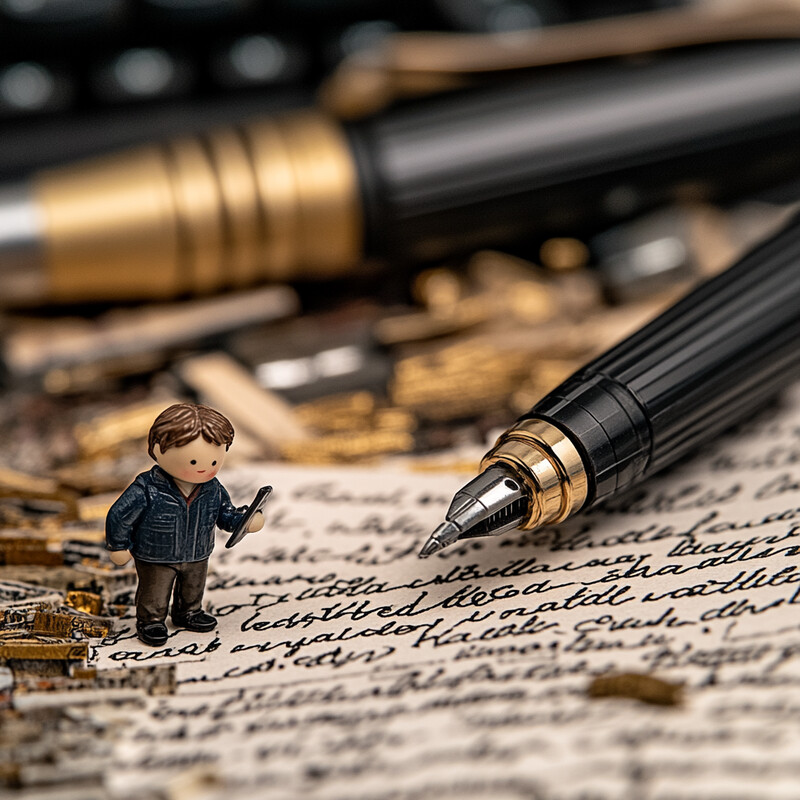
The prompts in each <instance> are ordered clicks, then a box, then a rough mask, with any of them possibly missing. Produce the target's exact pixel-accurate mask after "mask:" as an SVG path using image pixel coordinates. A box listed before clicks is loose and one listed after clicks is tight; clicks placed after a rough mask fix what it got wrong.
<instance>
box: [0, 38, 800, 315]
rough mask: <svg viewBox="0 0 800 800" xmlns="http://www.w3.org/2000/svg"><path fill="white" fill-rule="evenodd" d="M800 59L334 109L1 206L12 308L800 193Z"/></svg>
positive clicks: (789, 55) (738, 61)
mask: <svg viewBox="0 0 800 800" xmlns="http://www.w3.org/2000/svg"><path fill="white" fill-rule="evenodd" d="M798 74H800V43H798V42H761V43H749V44H743V45H739V46H736V47H733V46H726V47H719V48H710V49H704V50H700V51H697V50H694V51H689V52H681V53H671V54H668V55H661V56H659V57H657V58H653V59H650V60H648V61H646V62H645V63H641V62H637V63H626V62H619V61H617V62H603V63H595V64H591V65H584V66H582V67H576V66H574V65H572V66H570V67H569V68H565V69H564V70H561V71H558V72H554V71H547V72H544V73H537V74H536V75H533V76H531V77H528V78H526V79H525V80H519V81H513V82H509V83H507V84H503V85H502V86H498V85H496V86H492V87H490V88H484V89H472V90H469V91H462V92H459V93H457V94H454V95H448V96H440V97H432V98H427V99H426V100H424V101H420V102H415V103H409V104H407V105H403V106H400V107H398V108H395V109H392V110H390V111H388V112H385V113H381V114H379V115H377V116H374V117H371V118H367V119H362V120H357V121H355V122H342V121H340V120H337V119H334V118H332V117H331V116H329V115H327V114H325V113H323V112H321V111H319V110H311V109H309V110H306V111H303V112H297V113H295V114H286V115H284V116H279V115H275V116H265V117H262V118H261V119H258V120H255V121H253V122H252V123H250V124H243V125H240V126H231V127H229V128H223V129H220V130H217V131H212V132H210V133H208V134H206V135H203V136H198V137H196V138H185V139H180V140H177V141H171V142H165V143H161V144H153V145H151V146H147V147H142V148H139V149H137V150H130V151H126V152H123V153H120V154H117V155H112V156H107V157H103V158H101V159H96V160H94V161H91V162H85V163H81V164H75V165H70V166H67V167H62V168H58V169H52V170H46V171H43V172H40V173H37V174H35V175H34V176H32V177H31V179H30V180H29V181H26V182H24V183H22V184H18V185H14V186H7V187H4V188H2V189H0V304H12V303H16V304H26V303H33V304H39V303H41V302H47V301H50V302H83V301H95V300H99V301H120V300H142V299H147V298H154V299H155V298H168V297H177V296H181V295H185V294H192V293H194V294H203V293H208V292H214V291H217V290H220V289H230V288H235V287H243V286H249V285H252V284H254V283H257V282H259V281H265V280H278V281H285V280H289V279H295V278H301V279H302V278H331V277H335V276H338V275H346V274H349V273H351V272H352V271H353V270H355V269H356V268H357V267H358V266H359V265H361V264H363V263H367V262H372V263H374V262H389V263H409V264H416V263H421V262H432V261H436V260H439V259H443V258H448V257H451V256H453V255H457V254H459V253H469V252H472V251H474V250H475V249H477V248H481V247H494V248H501V249H503V248H508V247H509V246H511V245H513V244H515V243H519V242H521V241H525V240H527V241H526V244H528V245H530V244H531V243H534V244H535V243H537V242H540V241H541V238H542V237H547V236H553V235H555V236H559V235H567V236H573V235H583V234H589V233H592V232H593V231H597V230H601V229H603V228H606V227H608V226H609V225H610V224H613V223H615V222H617V221H619V220H621V219H623V218H626V217H630V216H633V215H634V214H637V213H641V212H643V211H645V210H647V209H649V208H653V207H655V206H658V205H662V204H665V203H668V202H670V201H671V200H674V199H676V198H686V197H691V198H694V199H701V200H702V199H705V200H719V199H724V198H727V197H735V196H741V195H742V194H746V193H749V192H753V191H756V190H758V189H761V188H764V187H768V186H771V185H775V184H777V183H780V182H783V181H785V180H786V179H789V178H791V177H792V176H796V175H798V174H800V148H798V147H797V139H798V135H800V81H798V79H797V76H798Z"/></svg>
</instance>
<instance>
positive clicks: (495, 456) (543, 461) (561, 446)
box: [481, 419, 589, 530]
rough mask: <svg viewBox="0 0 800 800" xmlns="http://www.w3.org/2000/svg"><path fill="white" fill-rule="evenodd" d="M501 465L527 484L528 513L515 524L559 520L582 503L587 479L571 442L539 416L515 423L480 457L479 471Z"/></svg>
mask: <svg viewBox="0 0 800 800" xmlns="http://www.w3.org/2000/svg"><path fill="white" fill-rule="evenodd" d="M495 464H504V465H506V466H508V467H510V468H511V469H512V470H513V471H514V473H515V474H516V475H517V476H518V477H519V478H520V480H522V481H523V482H524V483H525V484H526V486H527V487H528V491H529V495H530V498H531V502H530V503H529V506H528V515H527V517H526V518H525V519H524V520H523V521H522V522H521V523H520V525H519V526H518V527H519V528H520V529H521V530H530V529H531V528H536V527H538V526H539V525H547V524H551V523H556V522H561V521H562V520H564V519H566V518H567V517H569V516H571V515H572V514H574V513H575V512H576V511H578V510H579V509H580V508H581V507H582V506H583V504H584V503H585V502H586V498H587V495H588V490H589V482H588V477H587V474H586V469H585V467H584V465H583V459H582V458H581V456H580V453H579V452H578V450H577V448H576V447H575V445H574V444H573V443H572V442H571V441H570V439H569V438H567V436H566V435H565V434H564V433H562V432H561V430H560V429H559V428H557V427H556V426H555V425H552V424H550V423H549V422H545V421H544V420H541V419H526V420H522V421H521V422H518V423H517V424H516V425H514V427H513V428H510V429H509V430H507V431H506V432H505V433H503V435H502V436H501V437H500V438H499V439H498V441H497V444H496V445H495V446H494V447H493V448H492V449H491V450H490V451H489V452H488V453H487V454H486V455H485V456H484V458H483V461H482V462H481V470H484V469H486V468H487V467H490V466H493V465H495Z"/></svg>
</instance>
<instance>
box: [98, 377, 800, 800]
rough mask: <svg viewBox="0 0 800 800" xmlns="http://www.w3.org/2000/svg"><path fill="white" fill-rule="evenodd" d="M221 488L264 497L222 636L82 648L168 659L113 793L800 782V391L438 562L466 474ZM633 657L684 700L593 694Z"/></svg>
mask: <svg viewBox="0 0 800 800" xmlns="http://www.w3.org/2000/svg"><path fill="white" fill-rule="evenodd" d="M221 478H222V480H223V482H224V483H225V484H226V485H227V486H228V488H229V490H230V491H231V494H232V496H233V497H234V500H235V501H238V502H247V501H248V500H249V498H250V497H251V496H252V494H253V491H254V489H255V488H256V487H257V486H258V485H260V484H262V483H264V482H269V483H271V484H273V485H274V487H275V492H274V497H273V499H272V500H271V501H270V504H269V505H268V507H267V509H266V511H267V515H266V516H267V524H266V528H265V530H264V531H262V532H261V533H258V534H252V535H250V536H248V537H247V538H245V540H244V541H243V542H242V543H241V544H240V545H238V546H237V547H236V548H234V549H232V550H225V549H224V548H223V547H222V543H223V542H224V539H225V537H224V536H223V535H222V534H221V535H220V539H219V543H218V546H217V549H216V551H215V553H214V556H213V557H212V565H213V575H212V577H211V578H210V579H209V584H208V590H207V595H206V600H207V605H208V608H209V609H210V610H211V611H212V612H213V613H215V614H216V615H217V617H218V619H219V622H220V624H219V627H218V629H217V630H216V631H215V632H213V633H211V634H191V633H188V632H185V631H179V632H175V633H174V634H173V635H172V636H171V637H170V639H169V642H168V645H167V646H165V647H164V648H149V647H146V646H144V645H142V644H140V643H139V642H138V640H137V639H136V638H135V637H134V636H133V633H132V630H131V629H130V627H125V625H123V627H122V629H121V631H120V632H119V633H118V634H117V635H116V636H115V637H112V638H111V639H109V640H108V641H106V642H105V643H104V644H102V645H101V646H99V647H98V648H97V649H96V651H95V652H94V653H93V659H94V661H95V663H96V664H97V665H98V667H100V668H105V667H119V666H122V665H127V666H137V665H148V664H154V663H165V662H173V663H176V664H177V676H178V681H179V683H178V691H177V693H176V694H175V695H172V696H161V697H149V698H147V701H146V704H145V706H144V707H142V708H140V709H138V710H137V709H126V710H120V711H118V712H117V713H118V714H126V715H128V718H127V719H128V721H127V724H126V725H125V726H124V728H123V729H122V733H121V735H120V738H119V739H118V741H117V742H116V745H115V755H114V759H113V765H111V764H110V765H109V770H108V775H109V783H110V785H111V787H112V789H113V792H114V794H115V796H119V797H136V796H140V795H141V794H142V793H143V792H144V791H145V790H146V789H147V788H148V787H149V788H150V789H152V788H154V787H163V786H165V785H168V782H169V780H170V779H171V778H172V777H174V776H175V775H178V774H180V773H184V772H186V771H187V770H194V771H195V773H196V774H198V775H200V776H205V777H208V778H209V782H207V783H205V784H202V785H203V787H204V788H203V789H202V791H201V792H200V794H199V795H197V796H198V797H203V798H207V800H221V799H222V798H225V800H231V798H247V799H249V798H253V799H255V798H259V799H261V798H290V797H310V798H345V797H347V798H364V799H365V798H370V800H400V799H401V798H409V800H411V798H414V800H421V799H422V798H437V800H438V799H439V798H448V797H454V798H473V797H475V798H478V797H479V798H498V799H502V798H546V800H568V799H569V800H578V798H582V799H583V800H590V798H591V800H599V799H600V798H612V797H613V798H634V799H636V798H642V799H643V800H644V799H645V798H646V800H652V799H656V798H657V799H659V800H667V798H681V799H686V798H748V800H752V799H753V798H761V797H764V798H796V797H798V796H800V568H798V567H800V563H799V562H798V554H800V392H798V391H795V392H794V393H793V394H792V395H791V396H790V397H788V398H787V400H786V401H785V402H784V403H783V405H782V407H781V408H780V409H778V410H773V411H772V412H771V413H770V414H767V415H763V416H760V417H758V419H757V420H755V421H754V422H751V423H750V424H748V425H747V426H743V428H742V429H741V430H740V431H738V432H736V433H734V434H732V435H728V436H727V437H725V438H724V439H722V440H720V441H718V442H716V443H714V444H713V445H711V446H709V447H707V448H706V449H705V451H704V452H702V453H701V454H699V455H698V456H696V457H695V458H694V459H692V460H690V461H686V462H684V463H682V464H680V465H677V466H676V467H674V468H673V469H672V470H671V472H670V473H669V474H667V475H663V476H659V477H656V478H655V479H653V480H651V481H650V482H648V483H647V484H646V485H645V486H642V487H641V488H640V489H639V490H637V491H636V492H634V493H633V494H632V495H631V496H629V497H627V498H620V499H618V500H616V501H615V502H614V503H613V505H611V506H608V507H607V508H605V509H601V510H595V511H593V512H590V513H587V514H584V515H581V516H579V517H576V518H574V519H572V520H570V521H568V522H567V523H565V524H563V525H561V526H560V527H558V528H548V529H544V530H541V531H537V532H534V533H513V534H507V535H505V536H504V537H501V538H498V539H491V540H489V539H485V540H473V541H472V542H471V543H469V544H466V545H464V546H462V547H457V548H451V549H450V550H447V551H445V552H444V553H442V554H439V555H438V556H434V557H432V558H429V559H427V560H425V561H423V560H419V559H418V558H417V555H416V553H417V550H418V548H419V546H420V545H421V543H422V542H423V541H424V540H425V538H426V537H427V535H428V533H429V532H430V531H431V530H432V529H433V528H434V527H435V526H436V524H438V522H440V521H441V519H442V515H443V514H444V512H445V510H446V508H447V505H448V504H449V501H450V498H451V496H452V494H453V492H454V491H455V490H456V489H457V488H458V487H459V486H460V485H461V484H462V483H463V482H464V480H465V476H463V475H441V474H438V475H437V474H408V473H402V472H398V471H394V472H385V471H382V470H348V469H330V470H324V469H321V470H313V469H303V468H290V467H285V466H270V467H259V468H255V467H254V468H246V469H240V470H238V471H233V470H232V471H229V472H228V473H227V474H223V475H222V476H221ZM128 625H130V620H129V621H128ZM623 670H626V671H635V672H644V673H652V674H655V675H657V676H659V677H662V678H664V679H666V680H670V681H682V682H684V683H685V702H684V703H683V705H681V706H679V707H657V706H648V705H645V704H643V703H640V702H638V701H635V700H628V699H617V698H608V699H591V698H589V697H588V696H587V687H588V685H589V682H590V680H591V679H592V677H593V676H596V675H600V674H604V673H606V672H609V671H623ZM192 796H193V797H194V796H195V795H192Z"/></svg>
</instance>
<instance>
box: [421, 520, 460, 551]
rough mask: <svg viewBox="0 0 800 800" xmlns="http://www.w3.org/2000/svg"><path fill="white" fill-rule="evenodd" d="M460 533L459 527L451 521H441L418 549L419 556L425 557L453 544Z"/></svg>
mask: <svg viewBox="0 0 800 800" xmlns="http://www.w3.org/2000/svg"><path fill="white" fill-rule="evenodd" d="M460 535H461V529H460V528H459V527H458V525H454V524H453V523H452V522H443V523H442V524H441V525H440V526H439V527H438V528H437V529H436V530H435V531H434V532H433V533H432V534H431V535H430V538H429V539H428V541H427V542H425V544H424V545H423V547H422V550H420V551H419V557H420V558H427V557H428V556H432V555H433V554H434V553H438V552H439V551H440V550H444V548H445V547H448V546H449V545H451V544H453V542H455V541H456V540H457V539H458V537H459V536H460Z"/></svg>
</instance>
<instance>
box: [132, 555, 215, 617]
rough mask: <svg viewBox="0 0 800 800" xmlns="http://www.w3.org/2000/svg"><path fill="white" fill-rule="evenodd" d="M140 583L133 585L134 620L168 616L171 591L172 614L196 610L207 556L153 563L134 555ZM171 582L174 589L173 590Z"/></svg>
mask: <svg viewBox="0 0 800 800" xmlns="http://www.w3.org/2000/svg"><path fill="white" fill-rule="evenodd" d="M134 563H135V564H136V574H137V575H138V576H139V586H138V587H137V589H136V621H137V622H138V623H139V624H141V625H147V624H148V623H151V622H163V621H164V620H165V619H166V618H167V609H168V608H169V595H170V592H172V616H173V617H183V616H185V615H186V614H189V613H191V612H192V611H199V610H200V607H201V604H202V602H203V591H204V589H205V588H206V574H207V573H208V559H205V560H204V561H185V562H183V563H181V564H154V563H152V562H150V561H140V560H139V559H134ZM173 586H174V591H173Z"/></svg>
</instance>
